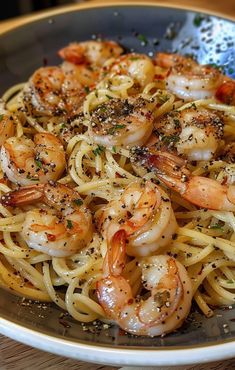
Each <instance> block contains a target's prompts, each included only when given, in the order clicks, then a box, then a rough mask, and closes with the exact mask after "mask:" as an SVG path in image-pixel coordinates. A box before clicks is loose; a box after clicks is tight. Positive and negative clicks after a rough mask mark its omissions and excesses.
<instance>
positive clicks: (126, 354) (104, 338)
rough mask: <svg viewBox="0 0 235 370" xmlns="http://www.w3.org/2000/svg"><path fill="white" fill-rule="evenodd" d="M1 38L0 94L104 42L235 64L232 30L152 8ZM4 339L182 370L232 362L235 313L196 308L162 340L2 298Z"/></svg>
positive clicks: (93, 13)
mask: <svg viewBox="0 0 235 370" xmlns="http://www.w3.org/2000/svg"><path fill="white" fill-rule="evenodd" d="M34 18H35V19H34V20H33V21H27V22H26V24H24V25H21V26H20V27H16V28H13V29H11V30H10V31H8V32H6V33H4V34H2V35H1V36H0V89H1V92H3V91H4V90H5V89H7V88H8V87H9V86H11V85H13V84H15V83H18V82H23V81H25V80H26V79H28V77H29V76H30V75H31V74H32V72H33V71H34V70H35V69H37V68H38V67H40V66H42V65H43V64H45V63H46V64H48V65H53V64H58V63H59V62H60V60H59V58H58V56H57V50H58V49H60V48H61V47H62V46H64V45H66V44H68V43H69V42H72V41H82V40H87V39H91V38H93V39H95V38H96V37H104V38H109V39H112V40H115V41H117V42H119V43H121V44H122V45H123V46H124V47H125V48H126V49H128V50H134V51H138V52H143V53H147V54H149V55H150V56H152V55H153V54H154V53H155V52H156V51H157V50H165V51H173V52H179V53H182V54H193V55H194V56H196V57H197V59H198V61H199V62H200V63H215V64H216V65H218V66H221V65H223V66H224V70H225V72H226V73H227V74H229V75H230V76H233V77H235V76H234V71H233V70H232V68H231V66H232V65H233V64H234V62H235V48H234V39H235V23H234V22H233V21H232V20H226V19H223V18H220V17H219V16H215V15H208V14H201V13H198V12H196V11H193V10H186V9H179V8H172V7H166V6H159V5H157V4H155V3H148V2H144V3H142V4H141V3H134V2H130V3H127V2H125V4H120V3H116V4H115V3H113V2H112V3H107V2H105V3H103V4H97V3H94V4H85V5H80V6H76V7H70V8H66V9H59V10H56V11H53V12H50V13H49V14H45V15H42V16H36V17H34ZM0 275H1V271H0ZM0 297H1V299H0V332H1V333H2V334H4V335H7V336H9V337H11V338H13V339H15V340H18V341H21V342H23V343H25V344H29V345H31V346H34V347H37V348H40V349H42V350H46V351H50V352H53V353H55V354H60V355H64V356H68V357H72V358H75V359H81V360H85V361H90V362H96V363H102V364H112V365H139V366H150V365H176V364H177V365H183V364H191V363H196V362H197V363H199V362H200V363H202V362H207V361H213V360H218V359H223V358H229V357H233V356H235V306H234V307H229V308H224V309H217V310H216V311H215V315H214V316H213V317H211V318H209V319H206V318H205V317H203V316H202V315H201V314H200V312H198V311H197V309H196V308H194V309H193V312H192V313H191V314H190V315H189V317H188V319H187V320H186V322H185V324H184V325H183V326H182V328H181V329H179V330H177V331H176V332H174V333H171V334H169V335H166V336H165V337H156V338H145V337H134V336H131V335H128V334H124V333H123V332H122V331H120V330H119V329H118V328H117V327H115V326H113V327H111V328H110V329H108V330H107V329H105V327H104V326H103V325H98V326H97V327H94V326H93V325H90V326H89V325H81V324H79V323H78V322H75V321H74V320H73V319H71V318H69V317H67V318H66V320H64V319H61V310H60V309H59V308H58V307H56V306H54V305H45V304H42V303H38V302H31V301H26V300H22V298H19V297H17V296H15V295H13V294H12V293H11V292H9V291H5V290H0Z"/></svg>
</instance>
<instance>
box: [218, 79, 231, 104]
mask: <svg viewBox="0 0 235 370" xmlns="http://www.w3.org/2000/svg"><path fill="white" fill-rule="evenodd" d="M215 96H216V98H217V99H218V100H220V101H221V102H223V103H225V104H228V105H235V81H233V80H229V81H225V82H224V83H223V84H222V85H220V86H219V87H218V89H217V90H216V94H215Z"/></svg>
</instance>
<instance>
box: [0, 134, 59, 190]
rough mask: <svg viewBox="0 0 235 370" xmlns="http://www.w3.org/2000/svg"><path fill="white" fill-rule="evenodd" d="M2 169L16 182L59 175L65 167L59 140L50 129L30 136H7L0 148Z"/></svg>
mask: <svg viewBox="0 0 235 370" xmlns="http://www.w3.org/2000/svg"><path fill="white" fill-rule="evenodd" d="M0 160H1V165H2V170H3V172H4V173H5V175H6V176H7V177H8V179H9V180H10V181H12V182H14V183H16V184H19V185H30V184H32V182H33V183H46V182H48V181H49V180H54V181H55V180H57V179H59V178H60V176H61V175H62V173H63V172H64V170H65V167H66V158H65V152H64V148H63V145H62V143H61V141H60V140H59V139H58V138H57V137H56V136H55V135H53V134H51V133H48V132H47V133H38V134H36V135H35V136H34V140H31V139H29V138H26V137H24V136H22V137H15V136H14V137H11V138H9V139H8V140H6V141H5V143H4V144H3V146H2V148H1V152H0Z"/></svg>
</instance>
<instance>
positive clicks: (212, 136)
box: [152, 107, 224, 161]
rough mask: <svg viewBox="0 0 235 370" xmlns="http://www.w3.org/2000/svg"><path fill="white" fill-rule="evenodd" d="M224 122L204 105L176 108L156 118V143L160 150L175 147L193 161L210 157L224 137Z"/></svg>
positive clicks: (179, 152)
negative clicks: (182, 108)
mask: <svg viewBox="0 0 235 370" xmlns="http://www.w3.org/2000/svg"><path fill="white" fill-rule="evenodd" d="M223 126H224V124H223V121H222V119H221V118H220V117H219V116H218V115H217V114H215V113H214V112H212V111H209V110H206V109H204V108H201V107H195V108H188V109H184V110H181V111H177V110H175V111H172V112H170V113H168V114H166V115H165V116H163V117H160V118H159V119H158V120H157V121H156V122H155V124H154V129H155V135H157V139H156V140H155V143H156V145H157V147H158V149H159V150H160V149H162V148H176V150H177V152H178V154H180V155H184V156H185V157H186V158H187V159H189V160H192V161H194V160H196V161H200V160H210V159H212V158H213V157H214V154H215V152H216V150H217V149H218V146H219V143H220V139H221V138H222V137H223ZM152 144H153V142H152Z"/></svg>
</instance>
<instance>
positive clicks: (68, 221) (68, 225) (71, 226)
mask: <svg viewBox="0 0 235 370" xmlns="http://www.w3.org/2000/svg"><path fill="white" fill-rule="evenodd" d="M67 228H68V229H72V228H73V223H72V221H71V220H67Z"/></svg>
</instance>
